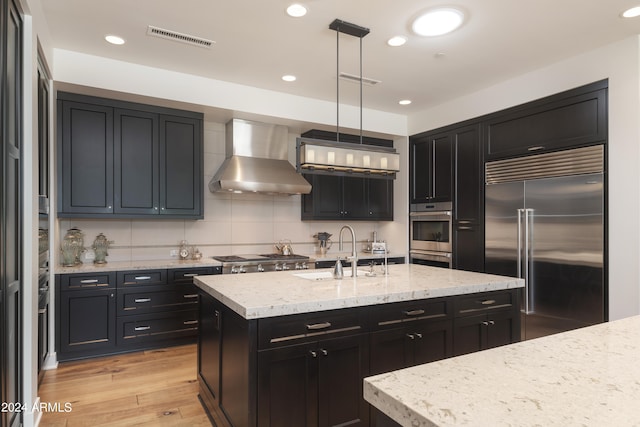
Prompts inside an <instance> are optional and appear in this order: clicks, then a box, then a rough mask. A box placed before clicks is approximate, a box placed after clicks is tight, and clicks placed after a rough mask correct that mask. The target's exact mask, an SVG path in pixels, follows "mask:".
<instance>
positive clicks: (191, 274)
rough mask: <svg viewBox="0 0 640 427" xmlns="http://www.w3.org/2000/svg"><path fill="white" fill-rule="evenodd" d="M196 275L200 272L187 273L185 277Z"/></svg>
mask: <svg viewBox="0 0 640 427" xmlns="http://www.w3.org/2000/svg"><path fill="white" fill-rule="evenodd" d="M196 276H198V273H186V274H185V275H184V277H196Z"/></svg>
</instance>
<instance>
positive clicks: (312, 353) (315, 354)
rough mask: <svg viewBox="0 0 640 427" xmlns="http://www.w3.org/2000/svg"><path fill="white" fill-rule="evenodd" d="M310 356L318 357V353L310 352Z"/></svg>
mask: <svg viewBox="0 0 640 427" xmlns="http://www.w3.org/2000/svg"><path fill="white" fill-rule="evenodd" d="M309 354H310V355H311V357H318V353H316V352H315V351H313V350H311V351H309Z"/></svg>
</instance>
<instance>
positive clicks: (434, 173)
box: [430, 134, 453, 202]
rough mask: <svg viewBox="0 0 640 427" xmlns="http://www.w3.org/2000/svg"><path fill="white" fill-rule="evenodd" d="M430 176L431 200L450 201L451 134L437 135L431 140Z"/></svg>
mask: <svg viewBox="0 0 640 427" xmlns="http://www.w3.org/2000/svg"><path fill="white" fill-rule="evenodd" d="M432 144H433V146H432V153H433V154H432V160H431V165H430V169H431V177H432V180H433V181H432V183H431V186H432V188H433V192H432V194H431V200H430V201H432V202H450V201H451V195H452V192H451V190H452V188H453V187H452V185H451V183H452V162H451V148H452V147H451V136H450V135H449V134H444V135H438V136H436V137H434V138H433V141H432Z"/></svg>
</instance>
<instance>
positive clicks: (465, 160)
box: [451, 123, 484, 272]
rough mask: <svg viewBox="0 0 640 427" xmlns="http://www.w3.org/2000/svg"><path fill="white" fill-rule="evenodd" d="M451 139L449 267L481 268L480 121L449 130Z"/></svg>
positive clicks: (482, 233) (461, 268)
mask: <svg viewBox="0 0 640 427" xmlns="http://www.w3.org/2000/svg"><path fill="white" fill-rule="evenodd" d="M451 134H452V138H453V169H454V172H453V176H454V186H453V218H452V219H453V224H452V232H453V236H452V243H453V259H452V264H453V268H456V269H459V270H469V271H478V272H482V271H484V168H483V167H482V165H483V160H482V159H483V156H482V153H483V149H482V147H483V146H482V141H481V135H480V124H479V123H472V124H469V125H465V126H461V127H459V128H456V129H453V130H452V131H451Z"/></svg>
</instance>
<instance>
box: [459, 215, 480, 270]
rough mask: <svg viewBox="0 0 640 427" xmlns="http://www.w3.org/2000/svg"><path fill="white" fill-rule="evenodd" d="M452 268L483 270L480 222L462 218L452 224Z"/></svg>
mask: <svg viewBox="0 0 640 427" xmlns="http://www.w3.org/2000/svg"><path fill="white" fill-rule="evenodd" d="M453 268H455V269H457V270H467V271H477V272H479V273H483V272H484V233H483V227H482V224H477V223H472V222H470V221H467V220H463V221H459V222H458V223H456V224H455V225H454V226H453Z"/></svg>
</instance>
